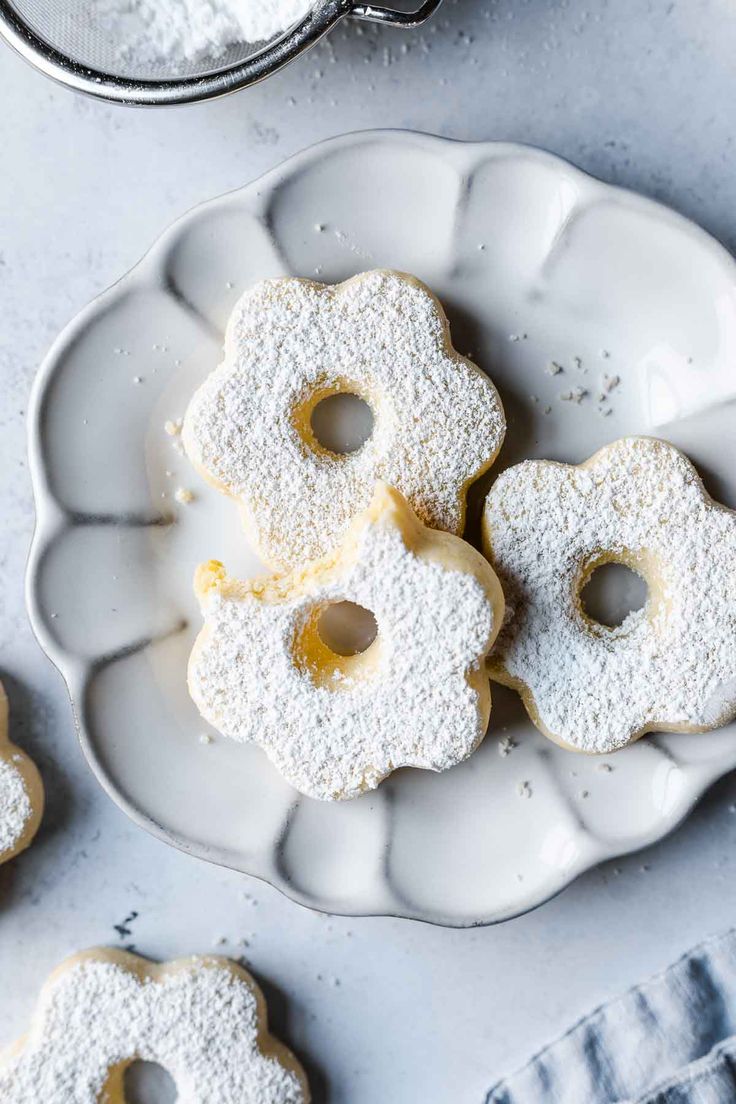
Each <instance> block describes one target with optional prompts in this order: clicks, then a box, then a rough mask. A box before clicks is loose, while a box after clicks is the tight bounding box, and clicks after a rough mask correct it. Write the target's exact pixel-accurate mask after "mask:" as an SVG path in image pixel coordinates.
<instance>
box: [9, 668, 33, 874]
mask: <svg viewBox="0 0 736 1104" xmlns="http://www.w3.org/2000/svg"><path fill="white" fill-rule="evenodd" d="M42 813H43V785H42V783H41V776H40V774H39V773H38V769H37V768H36V765H35V763H33V762H32V761H31V760H30V759H29V758H28V756H27V755H25V754H24V752H22V751H21V750H20V748H18V747H16V746H15V744H11V742H10V739H9V738H8V699H7V697H6V695H5V689H4V687H3V684H2V683H1V682H0V863H4V862H7V860H8V859H12V858H13V856H14V855H17V854H18V852H19V851H23V850H24V848H26V847H28V844H29V843H30V842H31V840H32V839H33V837H34V836H35V834H36V832H37V831H38V826H39V824H40V823H41V815H42Z"/></svg>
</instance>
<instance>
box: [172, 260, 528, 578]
mask: <svg viewBox="0 0 736 1104" xmlns="http://www.w3.org/2000/svg"><path fill="white" fill-rule="evenodd" d="M341 392H348V393H353V394H355V395H358V396H359V397H360V398H362V399H363V400H364V401H365V402H366V403H368V405H369V406H370V407H371V410H372V413H373V418H374V423H373V432H372V435H371V436H370V438H369V439H368V440H367V441H366V442H365V444H364V445H363V446H362V447H361V448H360V449H359V450H358V451H356V452H353V453H350V454H338V453H335V452H330V451H329V450H328V449H326V448H324V447H322V445H320V444H319V442H318V441H317V439H316V437H315V435H314V432H313V430H312V426H311V416H312V412H313V411H314V409H315V407H316V406H317V404H318V403H319V402H320V401H321V400H322V399H324V398H326V397H328V396H330V395H334V394H338V393H341ZM505 424H506V423H505V419H504V414H503V409H502V407H501V402H500V399H499V397H498V394H497V392H496V389H495V387H494V386H493V384H492V383H491V382H490V380H489V379H488V377H487V376H486V375H484V373H483V372H481V371H480V369H479V368H477V367H476V366H475V365H474V364H472V363H471V362H470V361H469V360H466V359H465V358H464V357H462V356H460V355H459V354H458V353H456V352H455V350H454V349H453V348H452V345H451V344H450V333H449V327H448V324H447V319H446V318H445V315H444V312H443V310H442V307H441V306H440V304H439V302H438V300H437V299H436V298H435V297H434V295H432V293H431V292H430V291H429V290H428V289H427V288H426V287H424V285H423V284H420V283H419V281H418V280H415V279H414V278H413V277H411V276H405V275H403V274H401V273H397V272H387V271H376V272H368V273H365V274H363V275H361V276H356V277H355V278H354V279H352V280H348V281H347V282H346V283H343V284H338V285H336V286H326V285H323V284H317V283H313V282H312V281H309V280H299V279H290V278H289V279H280V280H266V281H263V282H262V283H260V284H257V285H256V286H255V287H254V288H252V289H251V290H250V291H248V292H246V294H245V295H244V296H243V297H242V299H241V300H240V302H239V304H238V306H237V307H236V309H235V311H234V313H233V315H232V317H231V320H230V323H229V326H228V329H227V334H226V338H225V359H224V362H223V364H222V365H221V366H220V367H219V368H218V369H217V370H216V371H215V372H213V373H212V375H210V376H209V378H208V379H207V380H206V381H205V382H204V384H203V385H202V386H201V387H200V388H199V390H198V391H197V392H196V394H195V395H194V398H193V399H192V401H191V403H190V406H189V409H188V411H187V415H186V418H185V421H184V434H183V439H184V444H185V447H186V451H187V454H188V455H189V457H190V458H191V460H192V461H193V463H194V465H195V466H196V467H197V468H198V470H199V471H200V472H201V473H202V474H203V475H204V477H205V478H206V479H208V480H209V481H210V482H211V483H213V484H214V485H215V486H216V487H218V488H219V489H221V490H223V491H225V492H226V493H227V494H230V495H232V496H233V497H234V498H236V499H238V501H239V502H240V504H241V506H242V509H243V516H244V520H245V524H246V528H247V531H248V534H249V536H250V538H251V540H252V541H253V543H254V545H255V546H256V548H257V549H258V551H259V554H260V555H261V557H262V558H263V559H264V560H265V562H266V563H268V564H270V565H271V566H272V567H275V568H285V567H289V566H293V565H295V564H297V563H304V562H305V561H307V560H312V559H315V558H317V557H319V556H322V555H324V554H325V553H326V552H328V551H330V550H331V549H332V548H334V547H335V546H336V545H337V544H338V543H339V541H340V540H342V538H343V537H344V535H345V532H346V531H347V528H348V525H349V523H350V520H351V519H352V518H353V517H354V516H355V514H356V513H358V512H359V511H360V510H363V509H365V508H366V507H367V506H368V503H369V502H370V500H371V495H372V494H373V487H374V485H375V483H376V480H382V481H384V482H386V483H389V484H391V485H392V486H394V487H396V488H397V489H398V490H399V491H401V493H402V494H403V495H404V496H405V497H406V498H407V500H408V501H409V503H410V505H411V506H412V508H413V510H414V511H415V512H416V514H417V515H418V517H419V518H420V520H421V521H422V522H424V524H426V525H429V526H431V527H432V528H436V529H445V530H447V531H448V532H451V533H460V532H462V528H463V523H464V517H465V494H466V490H467V487H468V485H469V484H470V483H471V482H472V481H473V480H475V479H476V478H477V477H478V476H479V475H480V474H481V473H482V472H484V471H485V470H486V469H487V468H488V467H489V466H490V465H491V464H492V463H493V460H494V459H495V457H496V454H497V453H498V450H499V448H500V447H501V442H502V441H503V436H504V432H505Z"/></svg>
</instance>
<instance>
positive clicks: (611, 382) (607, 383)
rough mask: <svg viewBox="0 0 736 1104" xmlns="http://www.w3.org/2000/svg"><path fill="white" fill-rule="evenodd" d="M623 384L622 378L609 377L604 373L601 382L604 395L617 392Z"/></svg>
mask: <svg viewBox="0 0 736 1104" xmlns="http://www.w3.org/2000/svg"><path fill="white" fill-rule="evenodd" d="M620 383H621V377H620V376H608V375H606V374H605V373H604V375H603V378H602V380H601V389H602V391H603V394H604V395H610V393H611V391H615V389H616V388H617V387H618V385H619V384H620Z"/></svg>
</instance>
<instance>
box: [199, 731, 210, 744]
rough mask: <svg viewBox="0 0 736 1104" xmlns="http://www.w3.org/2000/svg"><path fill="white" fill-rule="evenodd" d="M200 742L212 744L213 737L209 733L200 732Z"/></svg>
mask: <svg viewBox="0 0 736 1104" xmlns="http://www.w3.org/2000/svg"><path fill="white" fill-rule="evenodd" d="M199 742H200V744H211V743H212V737H211V736H210V734H209V732H200V734H199Z"/></svg>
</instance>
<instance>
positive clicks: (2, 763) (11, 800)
mask: <svg viewBox="0 0 736 1104" xmlns="http://www.w3.org/2000/svg"><path fill="white" fill-rule="evenodd" d="M32 813H33V809H32V806H31V799H30V797H29V796H28V791H27V790H26V785H25V782H24V781H23V775H22V774H21V773H20V771H19V770H18V767H17V766H16V765H15V763H14V762H13V758H12V755H11V757H10V758H8V759H3V758H0V860H2V858H3V855H5V854H6V853H7V852H9V851H13V850H14V849H15V847H16V845H17V844H18V842H19V840H20V838H21V836H22V835H23V833H24V832H25V829H26V825H27V824H28V821H29V820H30V819H31V815H32Z"/></svg>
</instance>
